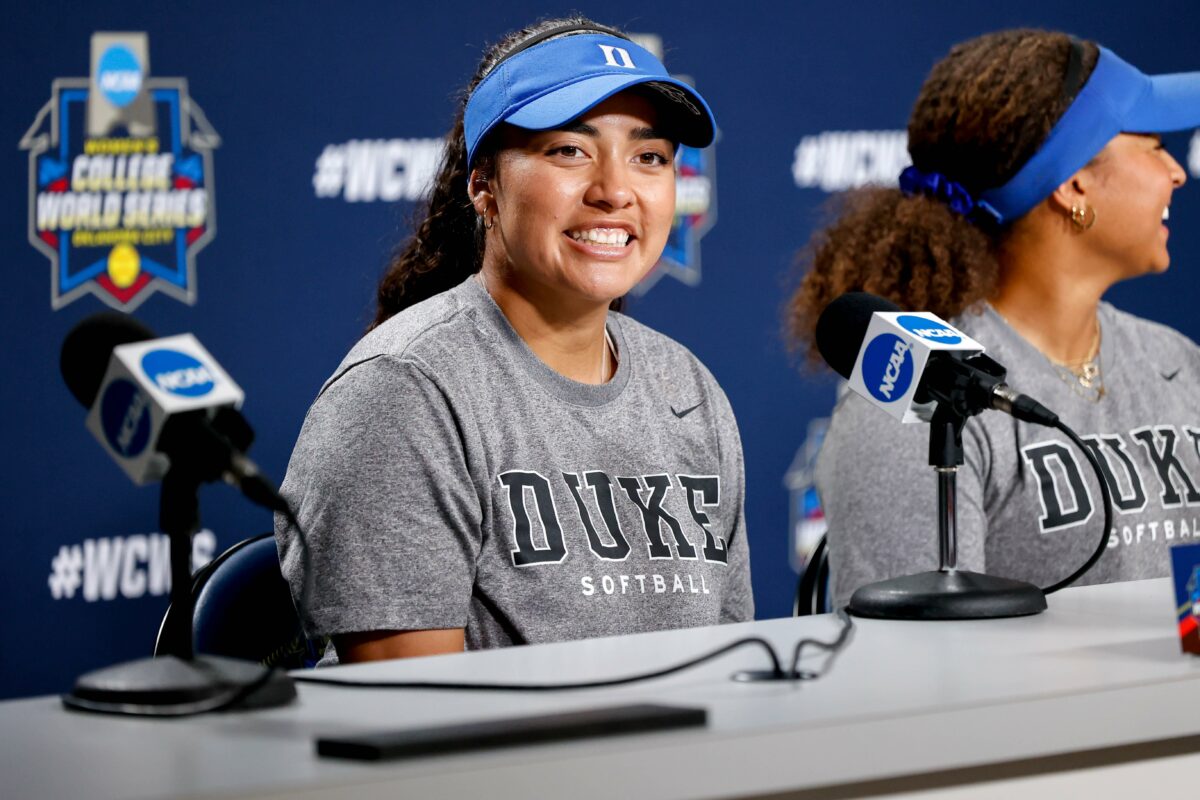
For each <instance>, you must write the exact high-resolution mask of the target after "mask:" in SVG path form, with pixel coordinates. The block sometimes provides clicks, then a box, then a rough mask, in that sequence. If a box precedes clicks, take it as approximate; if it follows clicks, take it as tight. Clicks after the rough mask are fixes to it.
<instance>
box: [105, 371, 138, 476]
mask: <svg viewBox="0 0 1200 800" xmlns="http://www.w3.org/2000/svg"><path fill="white" fill-rule="evenodd" d="M100 426H101V428H102V429H103V430H104V437H105V438H106V439H107V440H108V445H109V447H111V448H112V449H113V451H114V452H116V453H120V454H121V455H122V456H124V457H125V458H136V457H137V456H138V455H140V454H141V452H142V451H143V450H145V449H146V445H147V444H148V443H149V441H150V403H149V401H148V400H147V399H146V395H145V394H143V393H142V390H141V389H139V388H138V386H137V384H135V383H134V382H133V381H128V380H125V379H124V378H122V379H120V380H116V381H113V382H112V383H110V384H109V385H108V388H107V389H105V391H104V397H102V398H100Z"/></svg>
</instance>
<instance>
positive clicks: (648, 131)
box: [629, 128, 675, 142]
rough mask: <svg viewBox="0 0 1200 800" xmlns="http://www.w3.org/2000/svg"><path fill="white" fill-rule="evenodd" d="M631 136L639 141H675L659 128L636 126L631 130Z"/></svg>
mask: <svg viewBox="0 0 1200 800" xmlns="http://www.w3.org/2000/svg"><path fill="white" fill-rule="evenodd" d="M629 138H630V139H634V140H637V141H644V140H646V139H666V140H667V141H668V142H673V141H675V140H674V139H672V138H671V137H670V136H668V135H667V134H665V133H663V132H662V131H660V130H659V129H658V128H634V129H633V130H631V131H630V132H629Z"/></svg>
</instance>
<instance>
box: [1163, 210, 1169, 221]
mask: <svg viewBox="0 0 1200 800" xmlns="http://www.w3.org/2000/svg"><path fill="white" fill-rule="evenodd" d="M1170 218H1171V207H1170V206H1167V207H1166V208H1164V209H1163V222H1166V221H1167V220H1169V219H1170Z"/></svg>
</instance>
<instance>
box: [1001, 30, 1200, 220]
mask: <svg viewBox="0 0 1200 800" xmlns="http://www.w3.org/2000/svg"><path fill="white" fill-rule="evenodd" d="M1195 127H1200V72H1187V73H1179V74H1175V75H1157V76H1154V77H1151V76H1149V75H1143V74H1142V73H1141V72H1139V71H1138V70H1137V68H1136V67H1132V66H1130V65H1129V64H1126V63H1125V62H1124V61H1122V60H1121V59H1120V58H1119V57H1118V56H1116V55H1115V54H1114V53H1113V52H1112V51H1111V50H1107V49H1106V48H1103V47H1101V48H1100V58H1099V59H1098V60H1097V62H1096V68H1095V69H1094V70H1093V71H1092V74H1091V77H1089V78H1088V81H1087V83H1086V84H1084V86H1083V89H1081V90H1080V92H1079V94H1078V95H1077V96H1076V97H1075V100H1074V101H1073V102H1072V103H1071V105H1070V107H1069V108H1068V109H1067V110H1066V112H1065V113H1064V114H1063V115H1062V118H1061V119H1059V121H1058V122H1057V123H1056V124H1055V126H1054V128H1053V129H1052V130H1051V131H1050V135H1049V136H1047V137H1046V141H1045V143H1044V144H1042V147H1041V149H1040V150H1038V151H1037V153H1035V154H1034V155H1033V157H1032V158H1030V159H1029V160H1028V161H1027V162H1025V166H1023V167H1021V169H1020V171H1019V172H1017V174H1016V175H1014V176H1013V177H1012V178H1011V179H1010V180H1009V181H1008V183H1006V184H1004V185H1003V186H1000V187H997V188H995V189H989V190H988V191H986V192H983V193H982V194H981V195H980V196H979V200H980V202H979V206H981V207H982V209H983V210H985V211H987V212H988V213H990V214H991V215H992V216H994V217H995V218H996V220H997V221H998V222H1000V223H1006V222H1011V221H1012V220H1014V219H1017V218H1018V217H1020V216H1022V215H1024V214H1025V213H1027V212H1028V211H1029V210H1030V209H1032V208H1033V207H1034V206H1036V205H1037V204H1038V203H1040V202H1042V200H1044V199H1046V198H1047V197H1049V196H1050V195H1051V194H1053V193H1054V190H1055V189H1057V188H1058V187H1059V186H1061V185H1062V184H1063V183H1064V182H1065V181H1066V180H1067V179H1068V178H1070V177H1071V176H1072V175H1074V174H1075V173H1076V172H1078V171H1079V170H1080V169H1082V168H1083V167H1085V166H1086V165H1087V163H1088V162H1089V161H1091V160H1092V158H1093V156H1095V155H1096V154H1097V153H1099V152H1100V151H1101V150H1103V149H1104V146H1105V145H1106V144H1108V143H1109V142H1110V141H1111V140H1112V138H1113V137H1114V136H1116V135H1117V134H1119V133H1168V132H1170V131H1178V130H1184V129H1186V128H1195Z"/></svg>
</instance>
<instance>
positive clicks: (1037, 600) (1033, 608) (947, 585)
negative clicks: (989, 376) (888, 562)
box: [848, 365, 1046, 620]
mask: <svg viewBox="0 0 1200 800" xmlns="http://www.w3.org/2000/svg"><path fill="white" fill-rule="evenodd" d="M997 366H999V365H997ZM1000 377H1003V373H1001V375H1000ZM966 394H967V392H961V393H960V392H955V393H953V394H949V395H947V396H945V397H943V398H941V399H939V402H938V404H937V408H936V410H935V411H934V412H933V420H932V421H931V423H930V427H929V465H930V466H931V467H933V469H934V471H935V472H936V473H937V483H938V558H939V567H938V569H937V570H934V571H932V572H921V573H917V574H915V575H905V576H903V577H900V578H891V579H889V580H885V581H879V582H877V583H871V584H868V585H866V586H863V587H860V588H859V589H858V590H857V591H855V592H854V594H853V595H852V596H851V597H850V604H849V606H848V610H849V611H850V613H851V614H854V615H856V616H860V617H872V618H875V619H925V620H931V619H988V618H994V617H1020V616H1027V615H1029V614H1037V613H1040V612H1042V611H1045V610H1046V596H1045V595H1044V594H1042V591H1041V590H1040V589H1038V588H1037V587H1036V586H1034V585H1033V584H1030V583H1026V582H1024V581H1017V580H1011V579H1009V578H1000V577H996V576H994V575H984V574H981V573H978V572H967V571H965V570H960V569H958V568H957V562H958V520H957V503H958V468H959V467H960V466H961V465H962V463H963V447H962V431H963V426H964V425H966V423H967V418H968V417H970V416H971V415H972V414H974V413H978V412H977V411H972V410H971V406H970V405H969V404H968V402H967V399H966Z"/></svg>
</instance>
